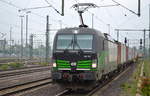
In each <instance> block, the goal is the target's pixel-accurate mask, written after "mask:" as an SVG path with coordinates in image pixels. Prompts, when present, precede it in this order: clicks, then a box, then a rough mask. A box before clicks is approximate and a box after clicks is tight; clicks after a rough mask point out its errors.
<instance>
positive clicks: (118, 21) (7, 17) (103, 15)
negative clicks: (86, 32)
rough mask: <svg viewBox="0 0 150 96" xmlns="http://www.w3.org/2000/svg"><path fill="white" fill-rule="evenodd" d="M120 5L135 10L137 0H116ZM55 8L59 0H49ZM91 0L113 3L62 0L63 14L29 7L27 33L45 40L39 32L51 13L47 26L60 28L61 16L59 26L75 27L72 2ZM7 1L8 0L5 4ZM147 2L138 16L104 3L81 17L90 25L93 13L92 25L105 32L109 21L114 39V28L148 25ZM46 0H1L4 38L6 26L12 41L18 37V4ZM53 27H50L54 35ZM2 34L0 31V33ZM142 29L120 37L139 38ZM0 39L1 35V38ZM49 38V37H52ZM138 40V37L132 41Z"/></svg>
mask: <svg viewBox="0 0 150 96" xmlns="http://www.w3.org/2000/svg"><path fill="white" fill-rule="evenodd" d="M116 1H117V2H119V3H121V4H122V5H124V6H126V7H128V8H129V9H131V10H133V11H135V12H136V13H137V4H138V0H116ZM48 2H49V3H51V4H52V5H53V6H54V7H55V8H56V9H57V10H59V11H60V10H61V0H48ZM81 2H86V3H87V2H90V3H94V4H96V5H98V6H103V5H112V4H115V3H114V2H112V1H111V0H65V15H64V16H63V17H62V16H60V15H59V14H57V13H56V12H55V11H54V10H53V9H52V8H44V9H35V10H30V11H31V13H29V34H32V33H33V34H38V35H36V37H35V38H38V40H39V39H40V40H42V41H44V39H43V38H44V36H43V35H39V34H44V33H45V30H46V29H45V28H46V27H45V26H46V15H49V16H50V21H49V22H50V24H51V26H50V28H51V29H59V28H60V20H62V27H63V28H64V27H77V26H78V25H79V24H80V22H79V21H80V20H79V16H78V14H77V12H76V11H75V10H74V9H73V8H72V5H73V4H75V3H81ZM8 3H9V4H8ZM149 4H150V0H141V17H138V16H136V15H135V14H133V13H131V12H129V11H128V10H126V9H124V8H122V7H120V6H114V7H107V8H106V7H105V8H102V7H101V8H94V9H89V11H88V12H85V14H84V21H85V24H87V25H88V26H89V27H91V26H92V22H91V21H92V19H91V18H92V15H91V13H94V28H95V29H97V30H100V31H101V32H103V33H108V24H110V26H111V27H110V32H111V36H112V37H113V38H114V39H116V32H115V31H114V29H116V28H117V29H118V28H123V29H126V28H128V29H129V28H134V29H144V28H146V29H148V27H149V13H148V12H149ZM47 5H48V4H47V3H46V2H45V0H0V32H2V33H7V36H6V39H7V40H8V39H9V30H10V27H12V33H13V35H12V38H13V39H14V40H15V41H18V40H20V33H21V32H20V17H19V16H20V15H23V14H25V12H20V13H19V12H18V10H19V9H21V8H31V7H41V6H47ZM54 33H56V32H55V31H51V37H53V35H54ZM0 36H1V34H0ZM142 36H143V32H122V33H121V34H120V41H123V39H124V37H128V39H139V38H142ZM0 39H1V40H2V39H4V38H0ZM24 39H25V18H24ZM51 41H52V40H51ZM135 42H137V41H135Z"/></svg>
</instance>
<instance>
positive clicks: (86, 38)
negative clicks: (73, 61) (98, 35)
mask: <svg viewBox="0 0 150 96" xmlns="http://www.w3.org/2000/svg"><path fill="white" fill-rule="evenodd" d="M92 41H93V35H76V42H77V44H76V45H75V49H79V48H80V49H87V50H91V49H92Z"/></svg>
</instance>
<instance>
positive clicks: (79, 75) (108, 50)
mask: <svg viewBox="0 0 150 96" xmlns="http://www.w3.org/2000/svg"><path fill="white" fill-rule="evenodd" d="M136 58H137V51H136V50H135V48H130V47H128V46H126V45H125V44H122V43H120V42H117V41H115V40H114V39H112V38H111V37H110V36H109V35H108V34H104V33H102V32H100V31H98V30H95V29H92V28H88V27H75V28H65V29H60V30H59V31H58V32H57V33H56V36H55V38H54V43H53V57H52V65H53V67H52V73H51V74H52V79H53V82H56V83H58V84H60V85H63V86H64V87H66V88H83V86H84V85H85V86H86V87H87V86H88V85H90V84H91V82H98V81H100V80H105V79H107V78H109V77H110V76H112V75H114V74H116V73H117V72H119V71H121V70H123V69H125V68H126V67H127V66H129V65H130V64H131V63H132V62H133V61H134V60H135V59H136ZM85 86H84V88H86V87H85Z"/></svg>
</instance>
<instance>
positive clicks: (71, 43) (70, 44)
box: [64, 39, 73, 52]
mask: <svg viewBox="0 0 150 96" xmlns="http://www.w3.org/2000/svg"><path fill="white" fill-rule="evenodd" d="M72 45H73V39H72V40H71V42H70V43H69V45H68V46H67V47H66V48H65V50H64V52H65V51H67V50H68V48H69V47H70V46H72Z"/></svg>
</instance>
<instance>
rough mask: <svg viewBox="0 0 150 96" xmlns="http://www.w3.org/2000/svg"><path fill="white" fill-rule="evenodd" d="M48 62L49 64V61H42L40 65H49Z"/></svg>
mask: <svg viewBox="0 0 150 96" xmlns="http://www.w3.org/2000/svg"><path fill="white" fill-rule="evenodd" d="M48 64H49V63H47V62H41V63H40V65H42V66H48Z"/></svg>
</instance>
